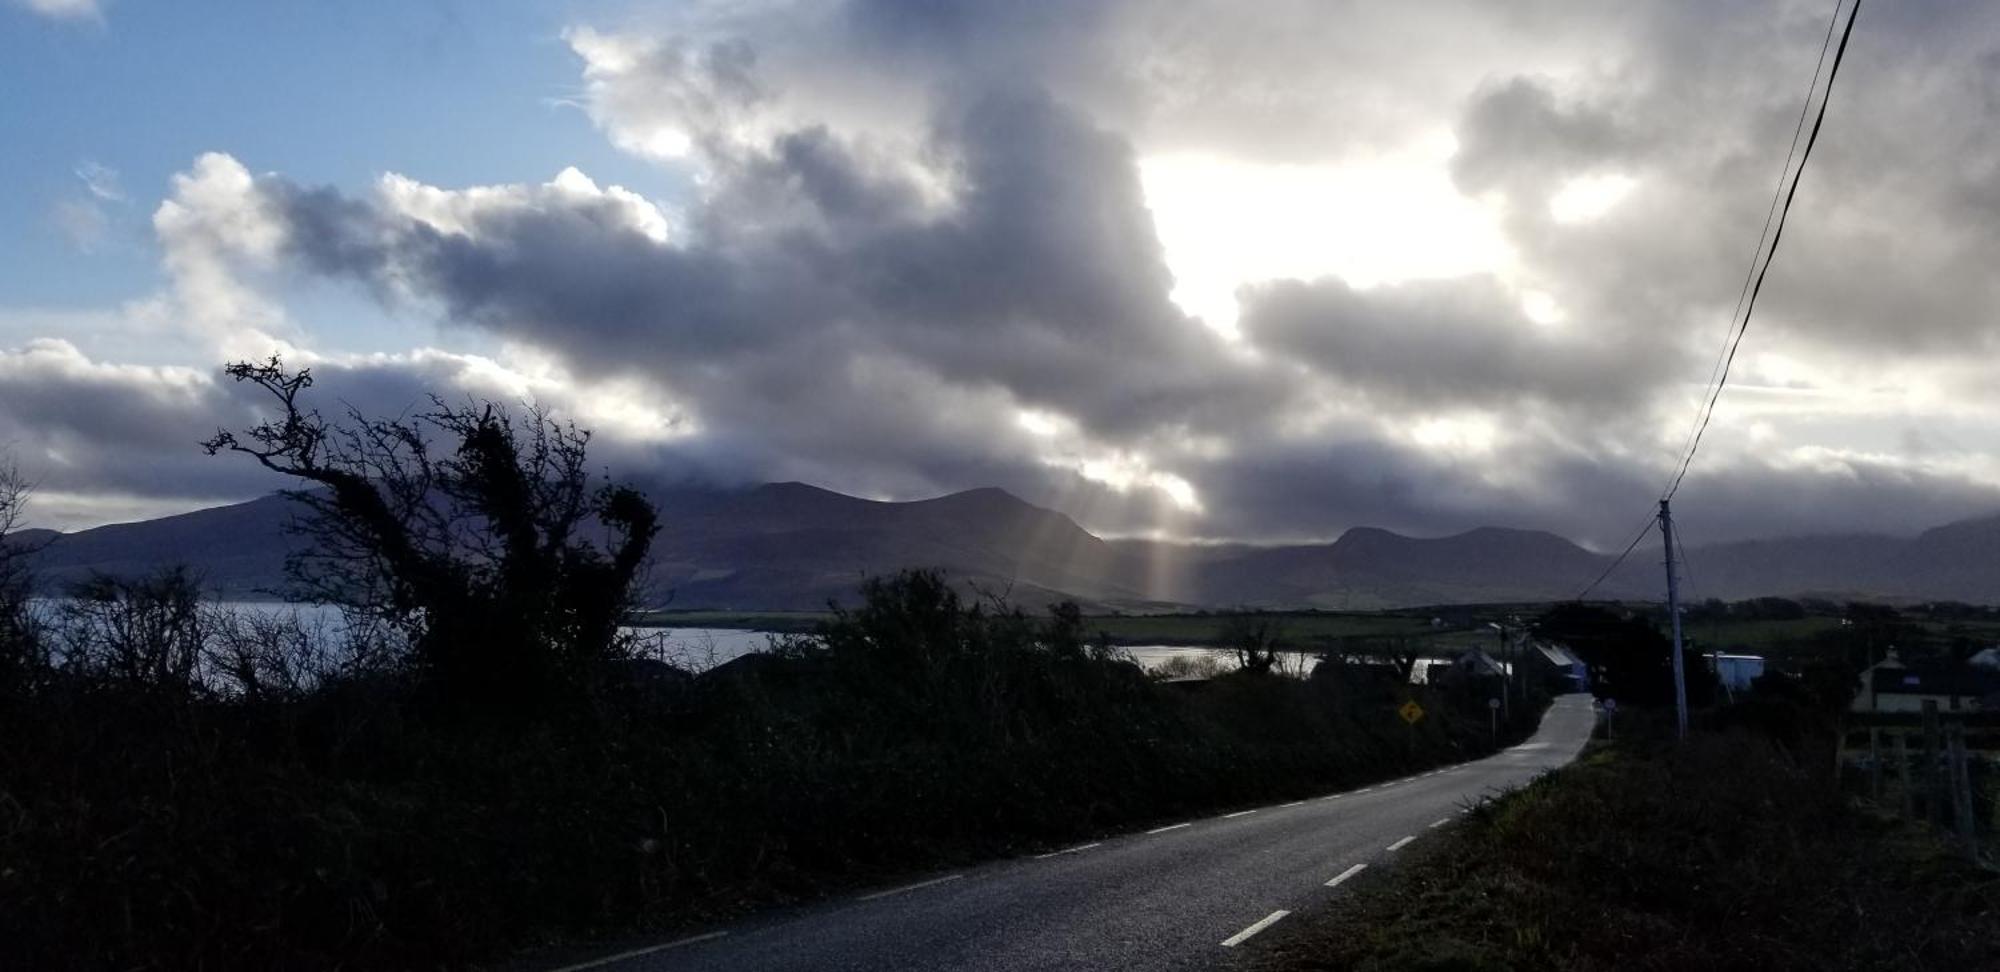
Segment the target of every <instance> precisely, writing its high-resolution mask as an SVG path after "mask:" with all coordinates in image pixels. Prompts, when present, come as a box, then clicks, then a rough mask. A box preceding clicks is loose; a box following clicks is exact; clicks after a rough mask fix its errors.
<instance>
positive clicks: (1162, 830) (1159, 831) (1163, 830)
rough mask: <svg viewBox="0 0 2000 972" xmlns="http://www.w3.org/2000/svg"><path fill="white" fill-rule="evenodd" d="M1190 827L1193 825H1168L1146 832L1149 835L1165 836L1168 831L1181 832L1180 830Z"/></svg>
mask: <svg viewBox="0 0 2000 972" xmlns="http://www.w3.org/2000/svg"><path fill="white" fill-rule="evenodd" d="M1188 826H1192V824H1185V823H1177V824H1168V825H1166V826H1164V827H1154V828H1153V829H1151V830H1148V831H1146V833H1148V834H1164V833H1166V832H1167V831H1169V830H1179V829H1181V828H1182V827H1188Z"/></svg>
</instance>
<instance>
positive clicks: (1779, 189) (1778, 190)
mask: <svg viewBox="0 0 2000 972" xmlns="http://www.w3.org/2000/svg"><path fill="white" fill-rule="evenodd" d="M1845 5H1846V0H1833V10H1832V11H1830V12H1829V13H1828V14H1827V18H1826V36H1824V37H1822V38H1820V42H1819V59H1818V60H1816V61H1814V62H1813V73H1812V80H1811V81H1810V82H1808V83H1807V84H1806V96H1805V97H1804V98H1803V99H1801V100H1800V101H1799V120H1798V121H1797V122H1795V123H1793V125H1792V144H1790V145H1788V146H1786V147H1785V164H1784V165H1782V166H1779V167H1778V182H1777V185H1774V186H1772V187H1771V204H1770V205H1769V206H1766V207H1765V208H1764V225H1763V226H1762V227H1761V228H1759V229H1758V230H1757V245H1756V246H1753V247H1751V248H1750V262H1749V263H1748V264H1747V265H1745V266H1744V268H1743V286H1741V287H1739V288H1737V291H1736V306H1735V307H1733V308H1730V311H1729V326H1728V327H1726V328H1724V329H1723V332H1722V344H1720V345H1719V346H1717V347H1716V349H1715V362H1714V363H1713V364H1711V365H1709V366H1708V379H1707V380H1706V381H1704V382H1702V386H1701V387H1702V389H1703V391H1704V393H1706V391H1707V390H1708V389H1710V388H1712V387H1714V385H1715V379H1716V375H1717V374H1719V373H1720V372H1721V370H1722V359H1723V355H1724V354H1726V353H1727V352H1728V349H1729V339H1730V336H1731V335H1733V334H1735V333H1736V323H1737V318H1738V317H1739V316H1741V315H1742V313H1743V302H1744V301H1745V300H1746V299H1748V298H1749V296H1750V282H1751V279H1752V278H1753V277H1755V276H1756V274H1757V262H1758V259H1759V258H1760V257H1762V256H1763V255H1764V244H1765V242H1767V241H1768V240H1769V239H1770V238H1771V220H1772V219H1773V218H1775V217H1776V216H1777V214H1778V200H1779V199H1781V198H1783V196H1784V194H1785V177H1786V176H1789V175H1791V172H1792V159H1794V158H1795V157H1797V155H1798V152H1799V136H1800V135H1803V134H1805V130H1806V116H1807V115H1810V114H1811V113H1812V104H1813V94H1814V92H1817V91H1818V90H1819V75H1820V72H1821V71H1822V70H1823V69H1824V68H1825V67H1826V52H1827V51H1829V50H1832V49H1833V28H1834V27H1836V26H1838V25H1839V24H1840V9H1841V7H1843V6H1845ZM1702 414H1703V409H1702V408H1701V406H1700V405H1697V406H1696V407H1695V413H1694V418H1693V419H1691V420H1690V421H1689V422H1688V431H1687V435H1686V437H1684V438H1683V439H1681V447H1680V448H1679V449H1677V450H1675V452H1674V454H1675V455H1678V456H1685V455H1687V454H1688V452H1689V448H1690V447H1691V446H1692V445H1693V444H1694V438H1695V429H1696V428H1697V427H1698V426H1699V425H1700V424H1701V417H1702Z"/></svg>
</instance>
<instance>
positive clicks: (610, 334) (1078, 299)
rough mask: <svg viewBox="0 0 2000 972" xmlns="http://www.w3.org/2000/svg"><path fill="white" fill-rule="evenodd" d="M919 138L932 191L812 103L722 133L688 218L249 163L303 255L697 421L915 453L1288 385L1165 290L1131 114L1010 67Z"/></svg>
mask: <svg viewBox="0 0 2000 972" xmlns="http://www.w3.org/2000/svg"><path fill="white" fill-rule="evenodd" d="M930 141H931V144H932V149H933V151H934V152H935V153H936V154H937V156H938V157H939V158H940V159H942V160H944V162H943V164H944V166H945V171H946V173H947V175H948V178H949V179H950V180H951V182H952V183H953V185H954V187H955V189H956V192H955V195H954V198H953V199H952V201H951V203H950V204H949V205H948V206H946V207H944V208H943V209H942V210H935V209H932V208H927V207H925V206H924V205H922V204H921V200H920V194H919V192H918V190H917V189H916V188H915V187H914V186H912V185H909V184H908V183H907V182H906V181H904V180H902V179H900V178H898V177H897V176H896V175H895V174H894V173H891V172H884V171H878V170H876V169H873V168H871V167H870V166H869V165H868V164H867V162H866V160H865V159H863V158H862V157H860V156H859V155H857V154H856V153H855V152H854V151H852V150H851V149H850V148H849V147H848V146H846V145H844V144H842V143H841V142H840V141H839V140H838V139H836V138H835V137H833V136H832V135H830V134H829V133H827V132H825V131H824V130H820V129H808V130H804V131H799V132H791V133H786V134H784V135H783V136H781V137H779V138H777V139H775V140H774V141H773V143H772V144H771V146H769V148H768V149H764V150H756V151H754V152H752V151H750V150H745V151H743V152H740V153H738V154H735V155H732V156H731V157H730V159H729V161H730V162H731V163H732V166H733V167H732V168H729V169H727V170H725V171H722V172H719V173H718V176H717V185H716V188H715V190H714V196H713V198H712V200H711V201H710V203H709V204H708V206H707V207H706V209H705V210H704V212H703V213H702V214H701V216H700V218H699V219H698V221H697V222H698V226H699V232H698V233H697V234H695V235H694V236H693V237H692V238H691V239H689V240H686V241H661V240H657V239H654V238H652V237H649V236H648V235H646V234H645V233H644V232H642V231H641V229H640V228H639V227H638V226H637V225H636V224H635V223H634V221H633V219H632V213H631V211H630V207H631V206H632V205H633V203H632V202H631V201H630V200H621V199H614V198H610V197H608V196H605V195H602V194H599V195H588V194H576V193H562V192H550V193H543V194H538V195H532V196H524V197H522V199H520V200H519V201H518V204H515V203H509V204H495V205H490V206H483V207H475V208H474V209H472V210H471V211H470V213H469V215H467V216H466V225H465V226H462V227H460V226H440V225H437V224H435V223H432V222H428V221H426V220H425V219H423V218H421V215H413V214H412V213H407V212H398V211H395V210H394V209H393V207H391V206H390V205H389V204H388V203H387V202H385V201H380V200H378V201H376V202H373V203H368V204H364V203H360V202H357V201H355V200H352V199H348V198H346V197H342V196H340V195H338V194H334V193H330V192H328V191H325V190H307V189H301V188H299V187H296V186H293V185H290V184H288V183H285V182H283V181H281V180H276V179H269V178H267V179H266V180H264V181H263V182H262V183H260V185H261V188H262V191H263V192H264V194H265V195H266V197H267V198H269V199H271V200H273V201H274V202H275V203H276V205H275V207H274V211H275V212H277V213H279V214H280V220H281V222H282V224H283V226H284V229H285V239H286V241H287V244H286V245H287V247H288V248H289V251H290V252H292V253H293V254H295V255H297V257H298V259H299V261H300V262H301V263H302V264H304V265H306V266H307V267H309V268H311V269H313V270H315V271H317V272H320V273H326V274H330V275H336V276H350V277H354V278H357V279H360V280H362V281H364V282H366V283H367V284H368V285H369V286H371V287H373V288H374V289H376V290H377V291H378V292H381V293H385V294H386V293H391V292H402V293H406V294H408V295H409V296H412V297H414V298H416V299H417V300H419V301H434V302H436V303H437V304H438V305H440V306H441V307H442V308H443V310H444V312H445V315H446V317H447V318H449V319H450V320H453V321H458V322H462V323H474V324H478V325H480V326H483V327H485V328H488V329H490V330H492V331H495V332H497V333H500V334H504V335H506V336H508V337H511V338H516V339H520V340H524V341H528V342H531V343H533V344H535V345H537V346H540V347H545V348H550V349H555V350H558V351H559V352H560V353H561V354H563V355H564V356H565V357H566V358H567V359H568V360H570V361H571V362H573V363H575V364H577V365H579V366H581V367H583V368H585V369H586V370H589V371H594V372H599V373H616V374H633V373H637V374H643V375H644V376H646V377H649V378H653V379H656V380H659V381H661V382H662V383H664V384H665V385H666V386H667V387H668V388H670V389H672V390H674V391H675V392H677V393H680V394H683V395H686V396H687V397H688V398H690V399H691V400H693V401H694V402H696V403H697V406H696V408H697V412H698V414H699V416H700V419H701V422H702V424H703V425H704V427H705V428H706V429H707V430H708V434H709V435H710V436H720V437H731V436H745V437H753V436H754V437H756V438H758V439H761V440H764V441H763V442H761V443H760V444H759V445H760V446H761V447H763V448H771V447H773V446H775V447H777V451H780V452H785V453H804V454H808V455H810V454H812V453H815V452H828V453H838V454H842V455H845V456H847V457H849V458H850V459H852V460H855V461H857V462H858V463H860V464H862V465H863V466H864V467H865V465H866V463H867V457H868V455H869V454H870V453H871V452H872V451H874V450H877V449H879V448H881V447H883V445H884V444H885V443H893V444H894V448H895V449H896V450H897V451H898V452H899V458H900V461H902V462H905V463H909V464H914V465H916V466H918V467H923V466H927V465H931V464H932V463H933V462H934V461H935V460H933V459H932V458H931V457H932V456H933V455H935V454H936V453H938V452H940V451H942V452H944V453H946V454H949V453H951V452H953V451H956V449H955V448H954V446H955V444H956V443H958V442H961V441H970V442H974V443H979V442H982V441H986V440H990V439H991V438H992V437H993V436H994V435H995V434H998V433H999V432H1000V431H1002V430H1007V429H1010V428H1011V426H1012V424H1013V416H1012V414H1011V408H1012V407H1032V408H1041V409H1047V410H1051V411H1054V412H1056V413H1059V414H1062V415H1065V416H1068V417H1070V418H1073V419H1075V420H1077V421H1079V422H1081V423H1083V424H1084V425H1085V426H1086V427H1087V428H1088V429H1089V430H1091V431H1092V432H1093V433H1095V434H1100V435H1110V436H1114V437H1118V438H1124V437H1128V436H1132V435H1142V434H1144V433H1145V432H1146V430H1148V429H1151V428H1157V427H1161V426H1170V425H1175V424H1181V423H1202V424H1218V423H1220V422H1223V421H1225V420H1234V419H1240V418H1244V417H1246V416H1249V415H1253V414H1256V413H1257V412H1259V411H1260V410H1263V409H1266V408H1268V407H1271V406H1272V405H1273V404H1274V403H1275V402H1276V401H1277V399H1278V398H1279V396H1280V394H1281V393H1280V392H1278V391H1277V390H1275V389H1273V388H1272V387H1270V386H1268V385H1266V384H1264V383H1262V382H1261V381H1260V380H1259V378H1258V376H1256V375H1254V374H1253V373H1252V372H1251V371H1250V370H1249V369H1248V367H1247V366H1245V365H1243V364H1241V363H1240V362H1238V361H1236V360H1235V358H1236V356H1233V355H1232V354H1231V353H1230V352H1229V351H1228V349H1227V348H1225V347H1224V346H1223V343H1222V341H1221V339H1220V338H1218V337H1217V336H1216V335H1215V334H1214V333H1213V332H1211V331H1209V330H1208V329H1207V328H1205V327H1204V326H1202V325H1201V324H1200V323H1199V322H1197V321H1195V320H1192V319H1191V318H1188V317H1187V316H1186V315H1184V314H1182V313H1181V312H1180V311H1179V309H1178V308H1176V307H1175V306H1174V305H1173V304H1172V303H1171V302H1170V301H1169V300H1168V299H1167V297H1166V293H1167V291H1168V289H1169V288H1170V286H1171V278H1170V277H1169V275H1168V274H1167V272H1166V270H1165V267H1164V264H1163V262H1162V258H1161V254H1160V248H1159V243H1158V241H1157V239H1156V237H1155V236H1154V234H1153V229H1152V225H1151V222H1150V219H1149V218H1148V216H1147V213H1146V209H1145V205H1144V199H1143V196H1142V194H1141V190H1140V187H1139V184H1138V179H1137V175H1136V171H1135V167H1134V161H1133V158H1132V153H1131V149H1130V147H1129V145H1127V144H1126V143H1125V142H1124V141H1123V140H1122V139H1120V138H1118V137H1116V136H1114V135H1112V134H1110V133H1107V132H1104V131H1102V130H1100V129H1098V128H1096V127H1094V126H1092V125H1090V124H1089V123H1087V122H1086V121H1084V120H1083V119H1081V118H1079V117H1077V116H1076V115H1075V114H1074V113H1072V112H1070V111H1068V110H1066V109H1064V108H1063V107H1062V106H1061V105H1060V104H1058V103H1056V102H1055V101H1054V100H1053V99H1051V98H1050V97H1048V96H1047V95H1046V94H1044V93H1041V92H1039V91H1035V90H1032V89H1014V88H1009V89H1003V90H998V91H994V92H990V93H987V94H985V95H982V96H980V97H977V98H973V99H971V100H969V101H967V102H965V103H963V104H954V105H951V106H948V107H946V108H945V109H944V110H942V111H941V112H940V116H939V120H938V122H937V124H936V125H935V126H934V127H933V130H932V132H931V134H930ZM967 407H976V408H977V409H978V414H976V415H964V414H955V413H954V412H953V410H954V409H960V408H967ZM1008 434H1017V433H1008ZM984 447H989V446H975V448H984Z"/></svg>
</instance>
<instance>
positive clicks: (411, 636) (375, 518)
mask: <svg viewBox="0 0 2000 972" xmlns="http://www.w3.org/2000/svg"><path fill="white" fill-rule="evenodd" d="M226 372H227V373H228V375H229V376H230V377H231V378H234V379H236V380H237V381H243V382H250V383H251V384H254V385H256V386H258V387H260V388H262V389H264V390H265V391H266V392H268V393H269V394H270V396H271V398H272V399H273V401H275V402H276V404H277V407H278V412H279V414H278V416H277V417H276V418H274V419H272V420H270V421H267V422H264V423H262V424H260V425H257V426H256V427H254V428H251V429H248V430H246V431H244V432H242V433H240V434H239V433H235V432H229V431H221V432H218V433H216V435H215V437H214V438H212V439H210V440H209V441H208V442H206V443H204V447H205V448H206V449H207V450H208V452H209V453H210V454H211V455H213V454H215V453H217V452H222V451H230V452H239V453H243V454H246V455H249V456H251V457H253V458H255V459H256V460H257V461H258V462H259V463H262V464H263V465H264V466H265V467H266V468H269V469H271V470H273V471H275V472H279V473H283V474H284V475H286V476H290V477H292V478H294V479H297V480H300V481H302V482H303V483H305V484H306V485H307V486H308V487H309V488H306V489H301V490H298V491H296V492H294V493H293V494H292V495H293V497H294V498H295V499H297V500H298V501H299V502H300V503H302V504H304V505H305V506H306V507H307V508H308V509H309V510H311V511H312V513H311V515H310V516H308V517H307V518H306V519H305V520H304V521H303V522H302V524H301V528H302V529H303V530H304V531H305V532H306V533H307V534H309V535H310V536H311V537H312V539H313V541H314V542H313V544H312V546H311V547H310V548H309V549H308V550H307V551H306V552H305V553H303V554H301V555H299V556H298V557H295V558H294V559H293V560H292V562H291V563H290V564H288V567H289V568H290V573H291V575H292V577H293V579H294V581H295V582H296V583H297V584H298V586H299V588H300V593H303V594H305V595H306V596H307V597H309V598H310V599H313V600H317V601H320V602H323V603H332V604H338V605H342V606H344V607H347V608H350V609H353V610H354V611H356V612H358V613H360V614H362V615H365V616H367V617H369V618H371V619H373V620H374V621H376V622H379V623H380V624H382V625H384V626H386V627H387V628H390V629H393V630H395V631H397V632H398V633H399V634H400V635H401V636H402V637H403V638H404V639H405V641H406V643H407V644H408V646H409V661H410V662H411V663H412V664H413V665H414V666H415V667H416V668H417V669H418V670H419V671H421V672H422V673H423V675H424V676H425V677H426V680H427V683H428V686H429V687H430V688H431V689H433V690H434V691H436V692H437V693H439V694H440V695H441V696H443V697H444V699H445V701H446V702H447V703H449V704H469V705H477V706H483V707H485V708H488V709H489V710H492V711H511V712H516V713H523V714H526V713H531V712H533V711H535V710H537V709H538V708H541V707H543V706H545V705H547V704H548V703H550V702H552V701H558V700H561V699H562V698H563V696H564V691H563V690H565V689H570V690H574V689H576V688H578V687H579V682H580V681H582V680H584V679H586V678H587V677H588V675H589V674H590V673H591V672H593V671H595V670H596V669H597V668H598V667H599V666H600V665H601V663H602V662H604V661H606V660H607V659H610V658H613V657H616V656H617V655H618V653H619V648H620V641H619V639H618V637H617V630H618V624H619V622H620V621H621V620H622V619H623V618H624V616H625V613H626V611H627V609H628V608H629V607H630V597H631V592H632V589H633V583H634V581H635V580H636V579H637V577H638V573H639V570H640V568H641V567H642V566H643V565H644V563H645V559H646V551H647V548H648V547H649V545H650V544H651V542H652V539H653V535H654V534H655V533H656V532H657V531H658V522H657V514H656V513H655V511H654V509H653V506H652V504H651V503H650V502H648V501H647V500H646V499H645V497H644V496H642V495H641V494H640V493H638V492H637V491H636V490H633V489H631V488H629V487H623V486H611V485H607V486H602V487H597V488H594V489H593V488H592V484H591V476H590V474H589V472H588V470H587V467H586V465H585V461H586V458H585V457H586V447H587V446H588V444H589V441H590V435H589V433H588V432H584V431H580V430H578V429H577V428H575V427H574V426H570V425H565V424H561V423H558V422H555V421H553V420H551V419H549V418H548V417H547V416H546V415H545V414H543V413H542V412H541V411H539V410H537V409H534V408H530V409H529V414H528V416H527V420H526V421H525V422H522V423H518V424H517V423H516V422H515V420H514V419H513V417H512V416H510V415H509V414H508V412H507V410H506V409H504V408H500V407H498V406H496V405H494V404H492V403H485V404H466V405H449V404H447V403H445V402H444V401H443V400H442V399H436V398H434V399H433V400H432V403H433V406H434V407H433V408H432V410H431V411H428V412H425V413H422V414H420V415H418V416H416V417H415V418H413V419H403V418H397V419H388V420H381V419H370V418H367V417H365V416H362V415H359V414H354V413H350V414H349V416H348V420H347V421H346V422H344V423H340V424H330V423H328V422H327V421H326V420H324V419H323V418H321V417H320V415H319V413H318V412H316V411H313V410H312V409H310V408H309V407H307V406H306V405H305V404H304V403H303V402H302V401H301V399H300V396H301V394H302V393H303V392H304V391H305V390H306V389H308V388H310V387H311V386H312V374H311V372H310V371H308V370H304V369H301V370H299V371H295V372H294V371H287V370H286V369H285V367H284V365H283V363H282V362H280V361H279V360H278V359H277V358H275V357H274V358H272V359H270V360H269V361H268V362H264V363H261V364H254V363H249V362H243V363H238V364H232V365H230V366H229V367H228V368H227V369H226ZM441 447H442V448H445V449H448V450H450V451H448V452H444V453H439V452H438V451H437V450H439V449H440V448H441ZM600 536H601V538H602V541H603V542H602V543H601V544H600V543H599V542H596V541H597V540H598V539H599V537H600Z"/></svg>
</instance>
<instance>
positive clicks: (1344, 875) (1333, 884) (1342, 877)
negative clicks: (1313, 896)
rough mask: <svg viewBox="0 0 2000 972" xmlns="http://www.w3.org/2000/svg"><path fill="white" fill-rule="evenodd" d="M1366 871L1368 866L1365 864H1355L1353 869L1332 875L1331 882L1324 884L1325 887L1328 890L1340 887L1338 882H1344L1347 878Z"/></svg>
mask: <svg viewBox="0 0 2000 972" xmlns="http://www.w3.org/2000/svg"><path fill="white" fill-rule="evenodd" d="M1367 869H1368V865H1366V864H1356V865H1354V866H1353V867H1350V868H1348V869H1347V870H1345V871H1342V872H1340V873H1339V874H1336V875H1334V876H1333V880H1331V881H1328V882H1326V886H1327V887H1329V888H1337V887H1339V886H1340V882H1342V881H1345V880H1347V879H1348V878H1351V877H1353V876H1355V875H1356V874H1360V873H1361V872H1362V871H1365V870H1367Z"/></svg>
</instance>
